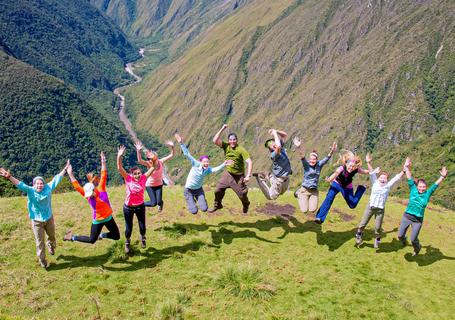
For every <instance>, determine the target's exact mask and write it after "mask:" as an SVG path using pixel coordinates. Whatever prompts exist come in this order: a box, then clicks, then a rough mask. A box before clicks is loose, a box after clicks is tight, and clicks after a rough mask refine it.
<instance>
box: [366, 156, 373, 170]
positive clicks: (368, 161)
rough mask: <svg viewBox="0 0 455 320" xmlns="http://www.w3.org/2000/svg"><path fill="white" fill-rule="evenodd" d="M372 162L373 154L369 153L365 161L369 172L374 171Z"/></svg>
mask: <svg viewBox="0 0 455 320" xmlns="http://www.w3.org/2000/svg"><path fill="white" fill-rule="evenodd" d="M371 160H373V158H372V157H371V154H370V153H369V152H368V153H367V155H366V156H365V161H366V162H367V166H368V170H370V172H371V171H373V165H372V164H371Z"/></svg>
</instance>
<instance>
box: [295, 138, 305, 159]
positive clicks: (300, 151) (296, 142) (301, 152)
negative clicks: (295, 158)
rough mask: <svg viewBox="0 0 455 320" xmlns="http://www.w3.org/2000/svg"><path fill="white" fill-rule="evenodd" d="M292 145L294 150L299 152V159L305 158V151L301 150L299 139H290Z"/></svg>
mask: <svg viewBox="0 0 455 320" xmlns="http://www.w3.org/2000/svg"><path fill="white" fill-rule="evenodd" d="M292 143H293V144H294V146H295V148H296V149H297V150H299V154H300V158H301V159H303V158H305V150H304V149H303V146H302V141H301V140H300V138H299V137H294V139H292Z"/></svg>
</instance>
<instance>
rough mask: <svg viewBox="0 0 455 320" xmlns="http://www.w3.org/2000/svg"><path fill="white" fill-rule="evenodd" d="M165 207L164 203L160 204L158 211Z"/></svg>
mask: <svg viewBox="0 0 455 320" xmlns="http://www.w3.org/2000/svg"><path fill="white" fill-rule="evenodd" d="M163 207H164V203H162V204H160V205H158V212H162V211H163Z"/></svg>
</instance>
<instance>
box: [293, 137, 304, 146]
mask: <svg viewBox="0 0 455 320" xmlns="http://www.w3.org/2000/svg"><path fill="white" fill-rule="evenodd" d="M292 143H293V144H294V146H296V147H297V148H298V147H300V145H301V144H302V141H301V140H300V138H299V137H294V139H292Z"/></svg>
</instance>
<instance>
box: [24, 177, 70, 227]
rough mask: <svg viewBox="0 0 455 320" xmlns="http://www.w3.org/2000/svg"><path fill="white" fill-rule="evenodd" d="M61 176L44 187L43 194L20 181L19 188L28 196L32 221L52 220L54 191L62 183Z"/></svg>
mask: <svg viewBox="0 0 455 320" xmlns="http://www.w3.org/2000/svg"><path fill="white" fill-rule="evenodd" d="M62 178H63V177H62V176H61V175H59V174H58V175H56V176H55V177H54V178H53V179H52V181H51V182H49V183H47V184H45V185H44V188H43V190H42V191H41V192H37V191H36V190H35V188H33V187H31V186H28V185H26V184H25V183H24V182H22V181H20V182H19V183H18V184H17V188H18V189H19V190H21V191H22V192H24V193H25V194H27V199H28V203H27V207H28V215H29V217H30V219H32V220H36V221H40V222H45V221H48V220H49V219H50V218H52V203H51V200H52V191H54V189H55V188H56V187H57V185H58V184H59V183H60V181H62Z"/></svg>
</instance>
